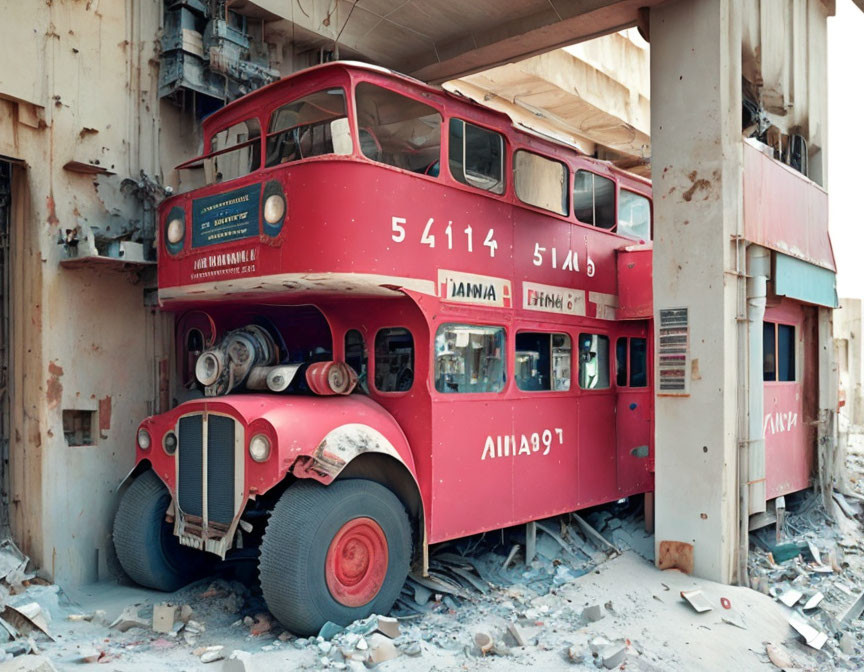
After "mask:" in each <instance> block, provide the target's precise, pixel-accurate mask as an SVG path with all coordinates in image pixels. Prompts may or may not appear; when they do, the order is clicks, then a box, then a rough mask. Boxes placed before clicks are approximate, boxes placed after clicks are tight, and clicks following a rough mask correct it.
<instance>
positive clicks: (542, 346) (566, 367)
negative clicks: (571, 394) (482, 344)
mask: <svg viewBox="0 0 864 672" xmlns="http://www.w3.org/2000/svg"><path fill="white" fill-rule="evenodd" d="M571 350H572V348H571V347H570V337H569V336H568V335H567V334H544V333H529V332H520V333H518V334H516V366H515V369H516V370H515V374H514V378H515V379H516V386H517V387H518V388H519V389H520V390H526V391H538V390H552V391H553V392H563V391H566V390H569V389H570V353H571Z"/></svg>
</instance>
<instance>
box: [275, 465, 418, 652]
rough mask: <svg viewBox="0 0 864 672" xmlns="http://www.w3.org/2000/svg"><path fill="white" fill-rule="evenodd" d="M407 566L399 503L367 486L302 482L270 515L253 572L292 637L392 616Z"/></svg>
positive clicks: (405, 525)
mask: <svg viewBox="0 0 864 672" xmlns="http://www.w3.org/2000/svg"><path fill="white" fill-rule="evenodd" d="M410 560H411V527H410V524H409V522H408V515H407V514H406V513H405V508H404V507H403V506H402V503H401V502H400V501H399V499H398V498H397V497H396V495H394V494H393V493H392V492H390V490H388V489H387V488H385V487H384V486H382V485H379V484H377V483H373V482H371V481H365V480H360V479H357V480H345V481H336V482H335V483H332V484H331V485H329V486H323V485H321V484H320V483H316V482H312V481H301V482H298V483H295V484H294V485H292V486H291V487H289V488H288V489H287V490H286V491H285V492H284V494H283V495H282V497H281V498H280V499H279V501H278V502H277V504H276V506H275V507H274V508H273V512H272V513H271V515H270V521H269V522H268V524H267V530H266V531H265V533H264V540H263V542H262V543H261V560H260V564H259V573H260V576H261V589H262V591H263V593H264V599H265V600H266V602H267V606H268V607H269V609H270V611H271V612H272V613H273V615H274V616H275V617H276V618H277V619H279V621H280V622H281V623H282V625H284V626H285V627H286V628H288V629H289V630H291V631H292V632H294V633H296V634H298V635H304V636H305V635H311V634H317V632H318V631H319V630H320V629H321V626H322V625H324V623H326V622H327V621H333V622H334V623H338V624H340V625H347V624H348V623H351V622H352V621H354V620H356V619H358V618H363V617H365V616H368V615H369V614H372V613H378V614H386V613H387V612H389V611H390V608H391V607H392V606H393V603H394V602H395V601H396V598H397V597H398V596H399V592H400V591H401V590H402V585H403V584H404V583H405V578H406V577H407V575H408V566H409V563H410Z"/></svg>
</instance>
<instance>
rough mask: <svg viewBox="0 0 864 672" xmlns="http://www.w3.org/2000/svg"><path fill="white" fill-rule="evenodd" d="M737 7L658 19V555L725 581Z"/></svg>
mask: <svg viewBox="0 0 864 672" xmlns="http://www.w3.org/2000/svg"><path fill="white" fill-rule="evenodd" d="M740 3H741V0H682V1H679V2H671V3H668V4H664V5H663V6H661V7H659V8H656V9H652V10H651V14H650V31H651V139H652V145H653V156H652V178H653V181H654V232H655V233H654V240H655V242H654V302H655V329H656V330H657V336H658V340H657V352H658V355H657V364H658V367H657V368H656V370H657V371H658V374H659V375H658V376H657V379H658V385H657V393H658V397H657V400H656V460H655V463H656V536H655V539H656V542H657V558H658V562H659V563H661V566H675V565H678V566H683V567H685V568H686V567H687V566H688V564H689V565H690V566H692V568H693V571H694V573H695V574H697V575H699V576H702V577H705V578H709V579H712V580H715V581H721V582H724V583H730V582H732V581H733V580H734V579H735V578H736V570H737V567H736V558H737V556H736V549H737V546H738V510H739V487H738V473H737V469H738V464H739V460H738V446H737V436H738V435H739V432H741V431H742V428H741V427H739V424H738V423H739V418H740V415H739V413H738V405H739V397H738V393H739V390H738V383H739V379H743V378H744V376H745V375H746V370H745V371H743V372H742V371H740V370H739V339H740V338H741V337H742V336H741V334H740V333H739V331H740V327H739V319H740V318H741V317H743V316H744V311H745V305H746V290H745V288H744V285H745V282H744V252H743V242H737V241H738V240H739V239H738V238H737V237H738V236H740V233H741V231H742V216H743V215H742V201H741V188H742V170H743V156H742V144H741V121H740V120H741V20H742V19H741V4H740ZM681 308H686V309H687V318H688V325H689V339H688V343H687V348H686V349H687V352H686V359H685V361H684V366H683V367H681V369H683V372H682V374H683V378H684V385H683V388H681V387H680V386H679V387H678V388H676V386H675V385H666V386H665V387H666V389H665V390H664V384H663V383H662V382H659V381H661V380H663V374H664V370H674V368H675V367H676V366H677V365H678V364H677V363H679V362H680V360H679V359H676V358H675V355H676V354H677V353H675V348H674V347H671V348H670V350H669V351H668V352H667V355H669V357H668V358H667V357H664V347H666V346H665V345H664V344H668V343H678V344H679V346H680V338H678V339H677V340H675V339H673V340H671V341H670V340H669V339H668V338H667V339H664V334H665V335H666V336H667V337H669V336H670V335H676V334H677V335H678V336H680V334H681V331H682V330H681V326H680V324H679V325H676V327H675V328H672V329H671V330H670V331H664V327H663V325H662V324H661V316H662V314H663V311H664V310H668V309H681ZM675 315H677V316H679V319H680V316H681V315H683V313H680V312H679V313H675ZM667 316H668V313H667ZM742 323H743V322H742ZM744 335H745V336H746V331H745V332H744ZM742 354H743V353H742ZM670 380H672V379H670ZM745 427H746V425H745ZM742 435H743V433H742ZM675 542H678V543H675ZM688 544H689V545H692V560H690V559H688V558H687V557H686V556H687V554H688V553H689V552H690V551H689V548H688V547H687V546H686V545H688Z"/></svg>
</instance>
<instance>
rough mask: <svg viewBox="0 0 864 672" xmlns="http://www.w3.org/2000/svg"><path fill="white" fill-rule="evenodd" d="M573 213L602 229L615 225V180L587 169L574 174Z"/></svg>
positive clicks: (577, 217) (584, 222)
mask: <svg viewBox="0 0 864 672" xmlns="http://www.w3.org/2000/svg"><path fill="white" fill-rule="evenodd" d="M573 214H574V215H576V219H578V220H579V221H580V222H582V223H583V224H591V225H592V226H596V227H597V228H600V229H611V228H612V227H614V226H615V182H613V181H612V180H610V179H609V178H607V177H600V176H599V175H595V174H594V173H591V172H589V171H587V170H578V171H576V174H575V175H574V176H573Z"/></svg>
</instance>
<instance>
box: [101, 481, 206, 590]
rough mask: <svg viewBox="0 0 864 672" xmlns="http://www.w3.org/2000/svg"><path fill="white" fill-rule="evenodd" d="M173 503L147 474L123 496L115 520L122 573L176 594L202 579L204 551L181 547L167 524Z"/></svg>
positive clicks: (171, 527)
mask: <svg viewBox="0 0 864 672" xmlns="http://www.w3.org/2000/svg"><path fill="white" fill-rule="evenodd" d="M170 503H171V495H170V493H169V492H168V489H167V488H166V487H165V485H164V484H163V483H162V481H160V480H159V477H158V476H156V474H154V473H153V472H152V471H145V472H144V473H143V474H141V475H140V476H139V477H138V478H136V479H135V480H134V481H133V482H132V484H131V485H130V486H129V488H128V489H127V490H126V492H125V493H123V497H122V499H121V500H120V507H119V508H118V509H117V515H116V516H115V517H114V548H115V549H116V551H117V559H118V560H120V565H121V566H122V567H123V570H124V571H125V572H126V573H127V574H128V575H129V578H131V579H132V580H133V581H135V583H139V584H141V585H142V586H146V587H148V588H155V589H156V590H164V591H166V592H173V591H175V590H177V589H178V588H182V587H183V586H185V585H186V584H187V583H190V582H192V581H194V580H195V579H198V578H200V577H201V575H202V574H203V573H204V571H205V567H206V564H207V563H206V558H205V557H204V555H203V552H202V551H196V550H193V549H191V548H188V547H186V546H182V545H181V544H180V541H179V540H178V539H177V537H175V536H174V531H173V526H172V525H171V524H170V523H168V522H166V521H165V511H166V510H167V509H168V505H169V504H170Z"/></svg>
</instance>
